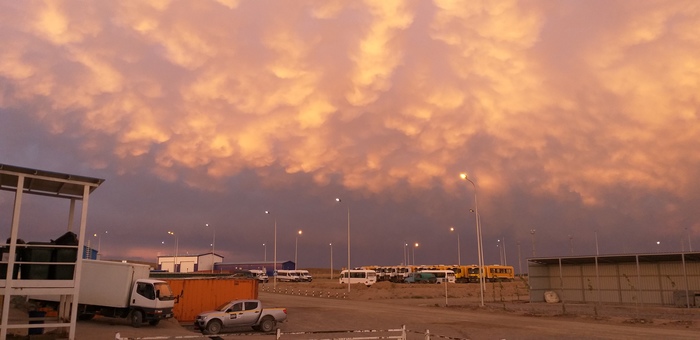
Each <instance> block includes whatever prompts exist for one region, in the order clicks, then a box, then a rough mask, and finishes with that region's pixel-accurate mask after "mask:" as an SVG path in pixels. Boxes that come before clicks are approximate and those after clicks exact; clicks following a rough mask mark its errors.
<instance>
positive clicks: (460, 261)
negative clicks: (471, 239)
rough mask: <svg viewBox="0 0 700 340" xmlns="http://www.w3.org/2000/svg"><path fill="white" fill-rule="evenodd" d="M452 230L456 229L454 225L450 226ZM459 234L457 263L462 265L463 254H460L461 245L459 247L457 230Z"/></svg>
mask: <svg viewBox="0 0 700 340" xmlns="http://www.w3.org/2000/svg"><path fill="white" fill-rule="evenodd" d="M450 231H451V232H452V231H455V228H454V227H450ZM455 234H457V265H458V266H461V265H462V255H461V254H460V249H459V248H460V247H459V232H456V233H455Z"/></svg>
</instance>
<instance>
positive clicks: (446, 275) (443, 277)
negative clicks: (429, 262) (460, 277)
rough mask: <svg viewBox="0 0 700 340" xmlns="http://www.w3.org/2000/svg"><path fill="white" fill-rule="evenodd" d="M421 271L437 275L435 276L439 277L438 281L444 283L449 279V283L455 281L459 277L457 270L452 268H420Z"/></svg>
mask: <svg viewBox="0 0 700 340" xmlns="http://www.w3.org/2000/svg"><path fill="white" fill-rule="evenodd" d="M418 272H419V273H430V274H433V275H435V278H437V283H443V282H445V281H447V283H455V282H457V278H456V277H455V272H454V271H452V270H419V271H418Z"/></svg>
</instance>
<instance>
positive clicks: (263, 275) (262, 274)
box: [249, 269, 269, 283]
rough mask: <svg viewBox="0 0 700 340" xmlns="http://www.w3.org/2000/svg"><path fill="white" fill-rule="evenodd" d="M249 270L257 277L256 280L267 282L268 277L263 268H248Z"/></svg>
mask: <svg viewBox="0 0 700 340" xmlns="http://www.w3.org/2000/svg"><path fill="white" fill-rule="evenodd" d="M249 272H250V273H251V274H253V276H254V277H255V278H256V279H258V281H260V282H262V283H267V281H268V280H269V278H268V277H267V273H265V271H264V270H260V269H251V270H249Z"/></svg>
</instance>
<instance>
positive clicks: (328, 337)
mask: <svg viewBox="0 0 700 340" xmlns="http://www.w3.org/2000/svg"><path fill="white" fill-rule="evenodd" d="M408 333H411V334H418V335H422V336H423V339H425V340H431V339H448V340H469V339H468V338H456V337H450V336H444V335H439V334H432V333H430V330H427V329H426V330H425V331H412V330H409V329H406V326H405V325H404V326H401V328H394V329H365V330H341V331H306V332H283V331H282V330H281V329H279V328H278V329H277V332H276V333H248V332H246V333H228V334H226V333H224V334H217V336H212V335H174V336H151V337H138V338H122V337H121V336H120V334H119V333H117V334H115V337H114V339H115V340H169V339H173V340H175V339H211V338H212V337H218V338H224V337H226V338H229V337H231V338H233V337H239V336H251V335H258V336H270V335H275V339H276V340H281V339H283V336H287V338H295V337H296V338H299V336H304V339H305V340H374V339H398V340H407V334H408ZM371 334H376V335H371Z"/></svg>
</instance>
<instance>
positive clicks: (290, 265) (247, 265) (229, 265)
mask: <svg viewBox="0 0 700 340" xmlns="http://www.w3.org/2000/svg"><path fill="white" fill-rule="evenodd" d="M250 269H260V270H264V271H265V272H266V273H267V275H268V276H270V277H272V275H273V274H274V272H275V270H293V269H294V261H287V262H277V268H275V264H274V263H273V262H265V261H259V262H221V263H216V264H214V272H216V273H220V272H234V271H236V270H250Z"/></svg>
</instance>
